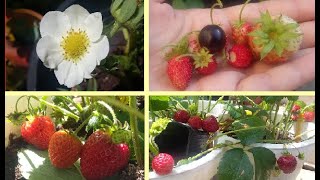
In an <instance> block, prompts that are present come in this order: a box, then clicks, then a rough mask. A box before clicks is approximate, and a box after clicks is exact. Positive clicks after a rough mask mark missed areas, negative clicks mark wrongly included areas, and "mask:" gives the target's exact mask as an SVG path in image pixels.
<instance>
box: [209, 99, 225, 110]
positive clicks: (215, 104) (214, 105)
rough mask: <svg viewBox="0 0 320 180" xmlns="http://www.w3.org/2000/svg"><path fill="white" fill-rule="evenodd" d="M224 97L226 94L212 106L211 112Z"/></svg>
mask: <svg viewBox="0 0 320 180" xmlns="http://www.w3.org/2000/svg"><path fill="white" fill-rule="evenodd" d="M223 98H224V96H221V97H220V98H219V99H218V100H217V101H216V102H215V103H214V104H213V106H212V108H211V109H210V110H209V112H211V111H212V110H213V108H214V107H216V105H217V104H218V103H219V102H220V101H222V100H223Z"/></svg>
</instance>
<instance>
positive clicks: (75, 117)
mask: <svg viewBox="0 0 320 180" xmlns="http://www.w3.org/2000/svg"><path fill="white" fill-rule="evenodd" d="M31 97H32V98H34V99H35V100H37V101H39V102H41V103H43V104H45V105H47V106H50V107H51V108H52V109H54V110H56V111H59V112H61V113H63V114H64V115H66V116H68V117H71V118H73V119H75V120H76V121H78V120H79V116H77V115H75V114H74V113H72V112H70V111H68V110H66V109H64V108H62V107H59V106H57V105H55V104H52V103H49V102H47V101H45V100H43V99H39V98H37V97H36V96H31Z"/></svg>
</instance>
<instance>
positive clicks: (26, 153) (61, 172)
mask: <svg viewBox="0 0 320 180" xmlns="http://www.w3.org/2000/svg"><path fill="white" fill-rule="evenodd" d="M17 155H18V158H19V160H18V161H19V164H20V165H21V167H20V170H21V171H22V172H21V174H22V176H23V177H24V178H26V179H29V180H39V179H46V180H65V179H69V180H84V178H83V177H82V175H81V173H80V171H79V170H80V165H79V162H76V163H75V165H74V166H72V167H71V168H68V169H58V168H55V167H54V166H52V165H51V162H50V160H49V157H48V152H47V151H40V150H36V149H34V148H33V147H29V148H28V149H24V150H21V151H20V152H18V154H17Z"/></svg>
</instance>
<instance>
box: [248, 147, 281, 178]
mask: <svg viewBox="0 0 320 180" xmlns="http://www.w3.org/2000/svg"><path fill="white" fill-rule="evenodd" d="M248 151H249V152H251V153H252V154H253V157H254V164H255V168H254V169H255V179H256V180H268V179H269V177H270V173H271V171H272V170H273V168H274V166H275V164H276V157H275V154H274V153H273V152H272V151H271V150H269V149H267V148H264V147H254V148H251V149H249V150H248Z"/></svg>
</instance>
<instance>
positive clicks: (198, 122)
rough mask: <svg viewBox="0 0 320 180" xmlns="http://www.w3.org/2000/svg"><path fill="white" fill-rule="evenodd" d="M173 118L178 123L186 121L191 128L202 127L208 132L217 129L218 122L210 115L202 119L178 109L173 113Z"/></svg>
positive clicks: (198, 128)
mask: <svg viewBox="0 0 320 180" xmlns="http://www.w3.org/2000/svg"><path fill="white" fill-rule="evenodd" d="M173 119H174V120H175V121H177V122H180V123H188V124H189V126H190V127H192V128H193V129H196V130H200V129H202V130H203V131H206V132H208V133H214V132H216V131H217V130H218V129H219V123H218V121H217V119H216V118H215V117H214V116H212V115H210V116H208V117H206V118H204V119H202V118H201V117H200V116H198V115H194V116H190V114H189V112H188V111H186V110H181V109H179V110H177V111H176V112H175V113H174V115H173Z"/></svg>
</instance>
